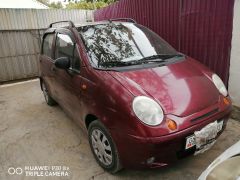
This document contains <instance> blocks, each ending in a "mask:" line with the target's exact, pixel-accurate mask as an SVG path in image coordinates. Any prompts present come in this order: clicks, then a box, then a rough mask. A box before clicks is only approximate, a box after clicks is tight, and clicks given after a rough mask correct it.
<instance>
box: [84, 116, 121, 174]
mask: <svg viewBox="0 0 240 180" xmlns="http://www.w3.org/2000/svg"><path fill="white" fill-rule="evenodd" d="M104 137H105V138H104ZM88 140H89V144H90V147H91V150H92V153H93V155H94V157H95V159H96V161H97V162H98V164H99V165H100V166H101V167H102V168H103V169H104V170H106V171H108V172H110V173H112V174H114V173H117V172H118V171H120V170H121V169H122V167H121V163H120V159H119V155H118V151H117V148H116V145H115V143H114V142H113V139H112V137H111V135H110V133H109V132H108V130H107V129H106V128H105V126H104V125H103V124H102V123H101V122H100V121H98V120H95V121H93V122H92V123H91V124H90V125H89V128H88ZM110 157H111V158H110Z"/></svg>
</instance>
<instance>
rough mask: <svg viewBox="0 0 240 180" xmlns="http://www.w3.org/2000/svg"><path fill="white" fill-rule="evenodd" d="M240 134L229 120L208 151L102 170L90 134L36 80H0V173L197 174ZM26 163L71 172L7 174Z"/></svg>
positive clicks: (239, 125) (3, 176) (1, 176)
mask: <svg viewBox="0 0 240 180" xmlns="http://www.w3.org/2000/svg"><path fill="white" fill-rule="evenodd" d="M239 139H240V122H237V121H234V120H230V121H229V123H228V126H227V129H226V130H225V132H224V133H223V134H222V135H221V137H220V138H219V139H218V141H217V143H216V144H215V145H214V146H213V148H212V149H210V150H209V151H208V152H206V153H204V154H201V155H198V156H191V157H188V158H186V159H184V160H180V161H179V162H178V163H176V164H175V165H172V166H169V167H166V168H162V169H153V170H141V171H133V170H123V171H121V172H120V173H118V174H117V175H114V176H113V175H110V174H108V173H107V172H104V171H103V170H102V169H101V168H100V167H99V166H98V164H97V163H96V162H95V160H94V158H93V155H92V154H91V151H90V148H89V144H88V141H87V137H86V135H85V134H84V133H83V132H82V130H81V129H80V128H79V127H77V125H76V124H75V123H74V122H73V121H72V120H71V119H70V118H69V117H67V116H66V115H65V113H64V112H63V111H62V109H61V108H60V107H58V106H56V107H49V106H47V105H46V104H45V101H44V98H43V95H42V93H41V90H40V87H39V82H38V80H32V81H28V82H24V83H19V84H14V85H4V86H0V179H1V180H8V179H10V180H11V179H18V180H22V179H74V180H75V179H76V180H77V179H84V180H85V179H154V180H155V179H184V180H187V179H191V180H192V179H197V177H198V176H199V175H200V173H201V172H202V171H203V170H204V169H205V168H206V167H207V166H208V165H209V164H210V162H211V161H213V160H214V159H215V158H216V157H217V156H218V155H219V154H221V153H222V152H223V151H224V150H226V149H227V148H228V147H230V146H231V145H232V144H234V143H235V142H237V141H238V140H239ZM25 166H67V167H69V170H68V174H69V176H61V177H49V176H48V177H47V176H39V177H36V176H34V177H29V176H26V175H25V174H21V175H16V174H15V175H9V174H8V170H9V168H10V167H13V168H17V167H19V168H22V169H24V168H26V167H25Z"/></svg>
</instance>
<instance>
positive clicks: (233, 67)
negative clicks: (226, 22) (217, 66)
mask: <svg viewBox="0 0 240 180" xmlns="http://www.w3.org/2000/svg"><path fill="white" fill-rule="evenodd" d="M232 35H233V36H232V51H231V60H230V76H229V93H230V95H231V97H232V99H233V103H234V105H237V106H239V107H240V0H235V5H234V17H233V34H232Z"/></svg>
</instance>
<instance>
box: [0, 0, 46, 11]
mask: <svg viewBox="0 0 240 180" xmlns="http://www.w3.org/2000/svg"><path fill="white" fill-rule="evenodd" d="M0 8H17V9H48V8H49V7H48V6H46V5H44V4H42V3H40V2H38V1H37V0H1V1H0Z"/></svg>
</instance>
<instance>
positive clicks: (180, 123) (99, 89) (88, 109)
mask: <svg viewBox="0 0 240 180" xmlns="http://www.w3.org/2000/svg"><path fill="white" fill-rule="evenodd" d="M57 23H63V22H57ZM57 23H52V24H51V25H50V26H49V28H48V29H47V31H46V32H45V34H44V35H43V41H42V50H41V55H40V69H41V73H40V83H41V88H42V91H43V94H44V97H45V99H46V102H47V104H48V105H55V104H56V103H58V104H59V105H60V106H61V107H62V108H63V109H64V111H65V112H66V113H67V114H68V115H69V116H70V117H72V119H74V120H75V121H76V122H77V123H78V124H79V125H80V126H81V127H82V128H83V129H84V130H85V131H86V132H87V133H88V138H89V143H90V146H91V150H92V152H93V154H94V157H95V158H96V161H97V162H98V163H99V165H100V166H101V167H103V168H104V169H105V170H107V171H109V172H111V173H115V172H117V171H118V170H120V169H121V168H122V167H124V168H141V167H150V168H155V167H162V166H166V165H168V164H170V163H172V162H174V161H175V160H177V159H180V158H183V157H185V156H187V155H190V154H198V153H202V152H204V151H206V150H207V149H209V148H210V147H211V146H212V145H213V144H214V143H215V141H216V138H217V137H218V136H219V135H220V134H221V132H222V131H223V130H224V128H225V126H226V123H227V120H228V117H229V114H230V112H231V100H230V98H229V96H228V92H227V90H226V88H225V86H224V84H223V82H222V80H221V79H220V78H219V77H218V76H217V75H216V74H214V73H213V72H212V71H211V70H209V69H208V68H207V67H205V66H204V65H202V64H201V63H199V62H198V61H196V60H194V59H192V58H190V57H188V56H186V55H184V54H181V53H179V52H177V51H176V50H175V49H174V48H172V47H171V46H170V45H169V44H168V43H166V42H165V41H164V40H163V39H162V38H160V37H159V36H158V35H157V34H156V33H154V32H152V31H151V30H149V29H148V28H146V27H144V26H142V25H139V24H137V23H136V22H135V21H133V20H131V19H110V20H108V21H104V22H92V23H87V24H82V25H79V26H75V25H74V24H73V23H72V22H71V21H69V22H67V23H69V24H68V25H66V26H61V27H53V26H55V24H57Z"/></svg>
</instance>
